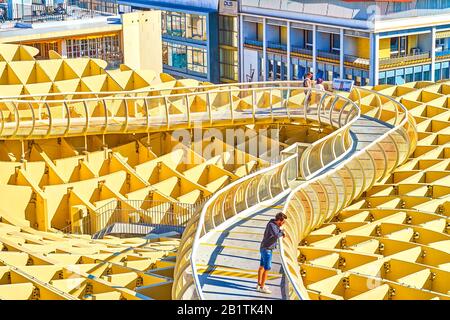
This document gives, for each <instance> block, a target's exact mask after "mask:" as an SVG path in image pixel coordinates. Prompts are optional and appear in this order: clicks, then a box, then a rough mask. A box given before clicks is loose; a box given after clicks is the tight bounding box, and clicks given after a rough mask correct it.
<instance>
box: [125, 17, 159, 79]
mask: <svg viewBox="0 0 450 320" xmlns="http://www.w3.org/2000/svg"><path fill="white" fill-rule="evenodd" d="M122 25H123V31H122V38H123V54H124V64H126V65H127V66H129V67H131V68H133V69H140V70H153V71H155V72H157V73H160V72H162V41H161V12H160V11H141V12H132V13H126V14H124V15H122Z"/></svg>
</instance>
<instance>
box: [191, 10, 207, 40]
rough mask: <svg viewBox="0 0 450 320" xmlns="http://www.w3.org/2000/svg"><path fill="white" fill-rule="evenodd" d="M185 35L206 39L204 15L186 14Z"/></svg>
mask: <svg viewBox="0 0 450 320" xmlns="http://www.w3.org/2000/svg"><path fill="white" fill-rule="evenodd" d="M187 22H188V25H187V37H188V38H191V39H195V40H202V41H205V40H206V17H205V16H199V15H196V14H188V15H187Z"/></svg>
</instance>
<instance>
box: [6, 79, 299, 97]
mask: <svg viewBox="0 0 450 320" xmlns="http://www.w3.org/2000/svg"><path fill="white" fill-rule="evenodd" d="M167 83H170V82H161V83H157V84H155V85H154V87H153V88H150V89H144V90H141V89H137V90H132V91H91V92H79V91H73V92H57V93H53V92H52V93H42V94H29V95H18V96H2V97H0V101H2V100H11V99H15V100H22V99H23V98H33V99H35V98H36V97H53V96H55V97H57V96H62V95H66V96H67V95H76V96H92V95H96V96H102V97H104V96H110V95H119V94H124V95H125V94H145V93H147V94H150V93H153V92H160V91H183V90H196V91H193V92H197V93H198V92H203V90H205V89H209V90H212V89H221V88H229V89H231V88H233V89H235V88H236V87H245V86H247V87H248V88H258V86H259V85H263V86H264V87H267V88H268V87H273V86H282V87H286V86H294V87H302V86H303V81H298V80H297V81H295V80H292V81H281V80H278V81H256V82H244V83H231V84H230V83H222V84H209V83H208V82H206V83H204V84H200V85H195V86H186V87H184V86H183V87H167V88H166V87H161V88H158V85H164V84H167ZM200 90H202V91H200ZM167 95H170V96H172V94H167ZM162 96H166V95H164V94H163V95H162ZM152 97H153V96H152ZM139 98H145V96H142V97H139ZM66 100H69V101H78V100H80V101H81V100H84V99H77V100H74V99H64V101H66ZM37 101H38V100H37ZM50 101H51V102H54V101H57V100H50ZM60 101H62V100H60Z"/></svg>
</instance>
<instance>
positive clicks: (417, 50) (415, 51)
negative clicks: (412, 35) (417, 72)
mask: <svg viewBox="0 0 450 320" xmlns="http://www.w3.org/2000/svg"><path fill="white" fill-rule="evenodd" d="M420 52H421V50H420V48H411V53H412V54H413V55H417V54H420Z"/></svg>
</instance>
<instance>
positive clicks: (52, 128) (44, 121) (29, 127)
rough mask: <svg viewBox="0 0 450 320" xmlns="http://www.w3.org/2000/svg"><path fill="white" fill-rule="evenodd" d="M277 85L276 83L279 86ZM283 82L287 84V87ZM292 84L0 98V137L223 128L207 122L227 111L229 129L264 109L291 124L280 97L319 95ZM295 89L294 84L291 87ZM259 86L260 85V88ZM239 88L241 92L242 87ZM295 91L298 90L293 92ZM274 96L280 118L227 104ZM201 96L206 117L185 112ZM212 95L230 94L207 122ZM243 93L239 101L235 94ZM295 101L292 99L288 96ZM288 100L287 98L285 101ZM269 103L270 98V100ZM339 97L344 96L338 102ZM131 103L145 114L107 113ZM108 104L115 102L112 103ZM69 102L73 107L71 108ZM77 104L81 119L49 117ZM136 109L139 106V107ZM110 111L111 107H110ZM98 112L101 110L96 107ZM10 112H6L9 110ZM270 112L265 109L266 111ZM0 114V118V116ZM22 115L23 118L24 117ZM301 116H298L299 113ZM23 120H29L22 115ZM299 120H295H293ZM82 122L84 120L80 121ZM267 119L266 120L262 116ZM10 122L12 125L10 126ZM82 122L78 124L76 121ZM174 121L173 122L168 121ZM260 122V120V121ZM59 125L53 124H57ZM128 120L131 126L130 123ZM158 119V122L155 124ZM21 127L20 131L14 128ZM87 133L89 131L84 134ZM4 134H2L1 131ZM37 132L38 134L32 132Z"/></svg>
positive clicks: (254, 119)
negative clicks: (172, 106) (173, 106)
mask: <svg viewBox="0 0 450 320" xmlns="http://www.w3.org/2000/svg"><path fill="white" fill-rule="evenodd" d="M279 84H280V85H281V83H279ZM288 84H289V83H288ZM298 84H299V83H298V82H292V83H291V85H292V86H280V87H275V88H274V87H273V86H272V85H271V83H267V84H264V83H259V84H256V87H255V86H254V85H250V86H249V85H248V84H240V85H234V86H231V87H229V88H228V89H227V90H211V91H206V92H201V93H199V92H187V93H179V94H172V95H170V98H168V97H169V96H167V95H156V96H147V97H105V98H102V99H100V100H99V99H98V98H89V99H72V100H45V101H40V100H34V101H31V100H6V99H3V100H0V107H3V108H5V107H6V108H7V111H8V112H10V114H12V111H13V112H14V119H12V120H10V121H9V126H7V125H3V126H2V131H3V137H2V138H3V139H17V138H23V139H33V138H42V137H45V138H47V137H50V136H61V135H62V136H64V137H66V136H72V135H80V134H81V132H80V130H82V129H83V128H84V130H82V134H84V135H93V134H108V133H118V132H123V131H124V130H125V129H126V128H125V129H124V126H123V123H125V124H127V125H129V126H134V128H133V129H132V130H128V131H127V132H134V133H139V132H142V133H148V132H150V131H159V129H160V128H159V127H161V126H162V127H165V128H167V130H170V129H173V128H174V127H175V128H176V127H179V126H180V125H182V126H184V125H185V124H184V122H186V121H187V122H188V123H187V125H188V126H191V122H192V123H193V122H195V123H200V122H205V123H206V125H211V126H214V125H223V124H220V123H219V122H216V121H213V120H226V119H228V118H224V117H223V116H225V114H227V113H228V112H230V114H229V117H230V120H232V121H230V123H229V124H230V125H234V123H235V121H234V120H235V119H237V120H240V118H245V119H246V118H249V119H250V117H249V116H250V113H249V112H250V111H251V113H252V117H251V118H252V120H250V121H252V123H256V122H258V121H259V122H260V121H261V117H257V116H256V115H257V114H258V113H259V112H260V110H261V109H262V110H265V112H270V114H271V115H272V117H271V119H273V118H274V116H276V117H278V118H279V119H281V118H284V119H285V120H286V121H289V122H290V121H291V120H292V118H296V117H298V116H299V114H298V113H295V112H290V110H293V111H295V110H294V109H292V108H290V107H288V106H284V104H289V102H290V101H289V100H288V99H286V98H285V97H284V96H283V95H286V94H287V95H290V94H291V93H292V92H295V93H296V94H300V93H301V92H299V91H305V92H316V93H318V94H320V93H321V92H320V91H318V90H316V89H306V88H303V87H298V86H297V85H298ZM294 85H295V86H294ZM260 86H261V87H260ZM243 87H244V88H243ZM297 90H299V91H297ZM274 92H280V93H281V95H280V96H279V97H280V98H281V99H283V101H284V104H283V105H281V107H280V108H279V109H280V110H281V109H282V110H281V111H282V112H283V114H280V113H278V114H277V113H276V112H274V110H273V108H272V104H270V106H267V105H266V104H267V103H265V104H264V106H263V107H262V108H258V110H257V108H256V106H255V103H254V102H253V103H252V106H253V107H252V109H251V110H250V109H248V110H247V109H245V110H244V109H243V110H242V111H240V110H236V109H235V105H236V104H235V101H233V97H237V98H238V99H242V101H244V102H245V100H244V99H245V98H250V97H252V99H254V98H255V97H256V94H257V93H260V94H269V96H270V97H272V96H273V93H274ZM203 94H204V95H205V100H206V101H207V103H208V106H207V108H208V114H207V112H206V111H201V112H196V111H192V110H190V108H189V105H188V104H186V103H188V102H189V101H190V100H189V99H192V98H195V97H198V96H199V95H203ZM212 94H226V95H227V97H229V96H231V100H230V101H226V102H223V103H221V104H220V107H224V108H227V106H229V107H228V109H227V110H225V109H222V110H217V111H215V112H214V114H215V115H216V116H217V114H218V113H220V116H219V117H216V119H211V118H209V116H211V113H210V112H209V110H210V109H212V106H214V103H212V102H211V99H209V97H210V96H211V95H212ZM242 94H243V97H241V96H240V95H242ZM293 97H295V96H293ZM290 98H291V97H290ZM163 99H164V100H165V99H168V100H169V101H170V100H173V101H175V102H178V103H179V102H180V101H178V100H176V99H184V101H185V103H184V104H183V105H180V107H181V108H183V109H185V110H183V113H182V114H178V113H171V112H170V111H169V104H168V103H162V100H163ZM270 99H271V98H270ZM342 99H344V98H342ZM153 101H156V106H157V109H155V110H156V111H157V112H158V113H159V115H157V116H153V117H151V119H152V120H153V121H155V122H154V123H153V124H152V125H151V126H149V125H148V120H149V117H148V114H145V112H148V110H149V108H148V105H149V103H151V102H153ZM90 102H93V103H96V105H94V106H91V107H95V108H98V107H99V105H98V103H99V102H102V105H103V109H104V115H98V116H95V117H94V116H92V115H91V114H90V113H88V112H87V104H88V103H90ZM133 102H136V103H137V105H136V106H135V107H137V106H138V105H140V104H142V102H145V103H144V104H143V106H146V110H143V112H141V113H140V115H139V116H134V115H133V116H130V112H129V111H127V108H125V111H126V112H125V114H122V115H119V116H116V115H108V113H110V112H111V111H114V108H118V106H120V104H122V103H124V104H127V105H128V104H130V103H133ZM114 103H116V104H115V105H114ZM117 103H119V104H117ZM55 104H56V107H54V108H53V107H51V105H55ZM74 104H75V105H74ZM42 105H44V106H45V107H46V109H44V110H46V113H43V114H44V116H45V117H44V118H42V117H40V115H41V112H40V110H41V108H42ZM81 105H83V106H84V113H85V114H84V115H83V114H81V113H78V116H75V117H74V116H73V115H71V114H68V115H67V117H68V118H70V120H69V121H68V120H67V119H66V118H65V115H64V114H63V115H62V116H61V114H58V113H57V115H56V116H55V115H54V114H52V112H58V111H59V110H60V109H59V108H64V109H67V108H69V110H70V109H71V108H72V107H74V108H75V107H76V108H79V109H80V111H81V109H82V108H81ZM19 106H22V107H23V106H25V107H26V108H28V109H30V111H31V112H32V113H34V111H35V110H36V109H37V111H38V116H39V118H38V120H37V121H33V122H32V124H30V120H29V119H28V118H25V119H23V118H21V114H22V117H23V113H24V112H26V111H27V109H25V110H21V113H19ZM143 106H142V107H143ZM111 107H113V108H112V109H111ZM100 108H101V107H100ZM11 109H12V111H11ZM163 109H164V110H165V115H166V116H165V117H164V116H163V115H162V113H161V112H162V111H163ZM269 109H270V110H269ZM298 111H301V110H300V108H298ZM0 112H2V111H1V110H0ZM242 114H246V116H247V117H240V115H242ZM2 115H3V114H2ZM192 115H196V116H201V115H203V116H201V118H200V119H197V120H195V119H193V118H192ZM25 116H27V114H26V113H25ZM303 116H304V115H303ZM28 117H29V116H28ZM176 117H183V118H182V119H178V121H177V120H175V119H174V118H176ZM299 118H301V117H299ZM6 119H7V118H3V120H4V121H3V124H5V123H6V124H8V121H6ZM75 119H78V121H75ZM84 119H85V120H84ZM112 119H116V120H120V122H118V121H115V122H114V121H112ZM265 119H266V120H267V118H265ZM13 120H15V125H14V124H13V123H14V121H13ZM81 120H84V121H81ZM93 120H95V121H96V122H97V123H96V124H95V126H94V125H91V122H92V121H93ZM174 120H175V121H174ZM262 120H264V119H262ZM58 121H59V122H58ZM133 121H134V122H133ZM158 121H159V122H158ZM329 124H330V125H331V126H333V123H329ZM23 128H26V129H25V131H26V134H25V133H24V132H23V131H24V130H23ZM19 129H22V130H19ZM88 129H89V130H88ZM6 131H7V132H8V133H6ZM36 131H40V132H36Z"/></svg>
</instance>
